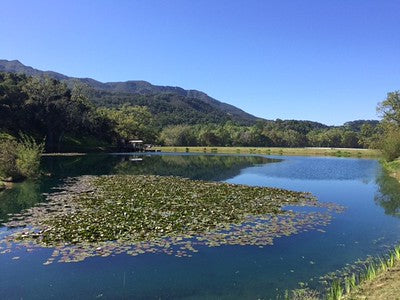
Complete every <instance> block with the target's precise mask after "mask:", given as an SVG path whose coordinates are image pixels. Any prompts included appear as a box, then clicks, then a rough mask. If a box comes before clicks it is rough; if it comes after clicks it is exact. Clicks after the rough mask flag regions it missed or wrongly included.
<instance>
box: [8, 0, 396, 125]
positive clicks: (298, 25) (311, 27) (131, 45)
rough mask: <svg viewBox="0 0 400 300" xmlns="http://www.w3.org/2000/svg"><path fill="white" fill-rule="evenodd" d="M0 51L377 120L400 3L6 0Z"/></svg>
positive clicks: (262, 103)
mask: <svg viewBox="0 0 400 300" xmlns="http://www.w3.org/2000/svg"><path fill="white" fill-rule="evenodd" d="M0 9H1V16H0V36H1V39H0V58H2V59H18V60H20V61H21V62H22V63H24V64H26V65H30V66H33V67H35V68H38V69H44V70H54V71H57V72H60V73H64V74H66V75H69V76H76V77H92V78H95V79H97V80H100V81H125V80H146V81H149V82H151V83H153V84H158V85H172V86H181V87H183V88H186V89H197V90H201V91H204V92H206V93H207V94H209V95H210V96H212V97H214V98H216V99H218V100H220V101H224V102H227V103H230V104H233V105H235V106H238V107H240V108H242V109H244V110H245V111H247V112H249V113H252V114H254V115H257V116H259V117H263V118H267V119H276V118H281V119H302V120H313V121H319V122H323V123H327V124H341V123H343V122H345V121H348V120H354V119H376V118H377V116H376V112H375V107H376V104H377V102H378V101H381V100H383V99H384V98H385V96H386V93H387V92H390V91H393V90H399V89H400V18H399V12H400V1H398V0H397V1H384V0H379V1H378V0H374V1H370V0H351V1H349V0H335V1H333V0H332V1H328V0H326V1H323V0H290V1H289V0H276V1H267V0H265V1H251V0H243V1H234V0H230V1H223V0H210V1H205V0H192V1H189V0H186V1H183V0H181V1H178V0H169V1H152V0H143V1H122V0H121V1H117V0H114V1H111V0H109V1H105V0H104V1H103V0H92V1H84V0H81V1H72V0H69V1H50V0H49V1H40V0H37V1H18V0H1V1H0Z"/></svg>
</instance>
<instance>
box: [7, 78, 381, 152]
mask: <svg viewBox="0 0 400 300" xmlns="http://www.w3.org/2000/svg"><path fill="white" fill-rule="evenodd" d="M110 95H111V96H110ZM113 95H114V96H115V94H113V93H108V92H102V91H95V90H93V89H91V88H88V87H87V86H83V85H80V84H77V85H75V86H74V88H72V89H71V88H69V87H68V86H67V85H66V84H65V83H62V82H60V81H58V80H55V79H52V78H49V77H46V78H41V77H27V76H25V75H17V74H13V73H0V131H3V132H6V133H9V134H11V135H14V136H17V135H18V134H19V133H20V132H24V133H27V134H29V135H31V136H33V137H35V138H36V139H37V140H43V139H45V141H46V149H47V151H71V145H73V146H74V147H75V148H76V147H78V148H79V149H80V150H82V151H88V150H91V149H93V148H100V147H102V148H103V149H106V148H109V147H121V146H124V144H123V143H122V141H127V140H129V139H143V140H144V141H145V142H146V143H157V144H164V145H175V146H196V145H200V146H260V147H261V146H263V147H265V146H268V147H271V146H279V147H282V146H283V147H305V146H317V147H369V146H371V145H372V143H373V141H374V138H375V137H376V136H377V135H378V126H377V124H376V122H374V121H360V120H359V121H356V122H355V123H354V124H353V123H347V124H345V125H344V126H339V127H332V126H327V125H324V124H321V123H317V122H311V121H299V120H280V119H277V120H275V121H267V120H259V121H257V122H256V123H255V124H253V125H249V124H243V123H241V122H234V121H233V120H232V118H230V116H229V115H226V114H222V113H220V112H219V111H216V110H214V109H213V108H212V107H211V106H209V105H206V104H199V103H198V102H197V101H196V100H195V99H190V98H184V97H183V96H178V95H175V94H158V95H138V94H135V95H134V94H124V95H125V96H126V98H124V97H122V96H121V94H118V96H116V97H114V96H113ZM132 97H135V101H134V102H132V101H130V100H132ZM75 148H73V149H75Z"/></svg>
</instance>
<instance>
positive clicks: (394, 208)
mask: <svg viewBox="0 0 400 300" xmlns="http://www.w3.org/2000/svg"><path fill="white" fill-rule="evenodd" d="M376 184H377V185H378V187H379V192H378V193H376V195H375V202H376V203H377V204H378V205H380V206H381V207H382V208H383V209H384V210H385V214H387V215H390V216H395V217H398V218H400V182H399V181H398V180H397V179H395V178H393V177H392V176H390V175H389V174H388V173H387V172H384V171H383V172H381V173H380V174H379V175H378V177H377V179H376Z"/></svg>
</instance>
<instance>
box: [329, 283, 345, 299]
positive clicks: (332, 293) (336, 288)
mask: <svg viewBox="0 0 400 300" xmlns="http://www.w3.org/2000/svg"><path fill="white" fill-rule="evenodd" d="M342 296H343V287H342V285H341V283H340V282H339V281H334V282H333V284H332V286H331V287H330V289H329V291H328V294H327V296H326V299H327V300H339V299H341V298H342Z"/></svg>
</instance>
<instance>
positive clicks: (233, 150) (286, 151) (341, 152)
mask: <svg viewBox="0 0 400 300" xmlns="http://www.w3.org/2000/svg"><path fill="white" fill-rule="evenodd" d="M154 149H155V150H160V151H162V152H189V153H190V152H192V153H221V154H263V155H299V156H337V157H379V156H380V155H381V153H380V151H379V150H374V149H356V148H311V147H306V148H287V147H286V148H285V147H173V146H171V147H154Z"/></svg>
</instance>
